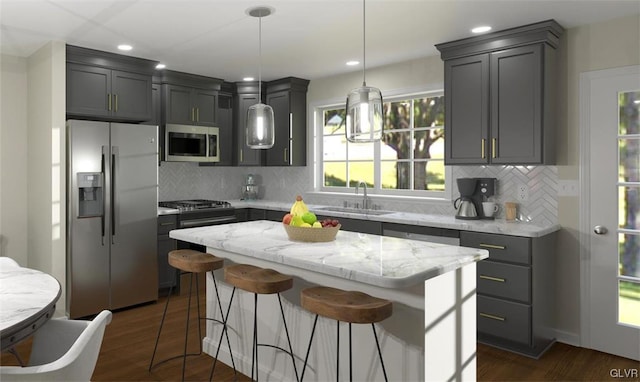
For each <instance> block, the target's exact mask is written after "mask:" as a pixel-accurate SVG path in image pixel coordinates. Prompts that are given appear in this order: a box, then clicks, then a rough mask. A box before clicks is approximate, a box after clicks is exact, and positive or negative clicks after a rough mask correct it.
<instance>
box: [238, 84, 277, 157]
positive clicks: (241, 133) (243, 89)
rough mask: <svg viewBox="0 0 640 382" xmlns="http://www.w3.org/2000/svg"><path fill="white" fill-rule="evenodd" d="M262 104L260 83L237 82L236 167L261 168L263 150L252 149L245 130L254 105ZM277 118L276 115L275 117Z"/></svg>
mask: <svg viewBox="0 0 640 382" xmlns="http://www.w3.org/2000/svg"><path fill="white" fill-rule="evenodd" d="M259 102H260V96H259V94H258V83H257V82H255V81H251V82H237V83H236V94H235V100H234V111H235V113H234V122H235V123H234V129H233V139H234V142H235V145H234V147H235V155H234V160H233V162H234V164H235V165H236V166H260V165H261V164H262V152H263V150H254V149H250V148H249V147H248V146H247V144H246V135H245V128H246V126H247V111H248V110H249V108H250V107H251V106H252V105H255V104H257V103H259ZM274 117H275V115H274Z"/></svg>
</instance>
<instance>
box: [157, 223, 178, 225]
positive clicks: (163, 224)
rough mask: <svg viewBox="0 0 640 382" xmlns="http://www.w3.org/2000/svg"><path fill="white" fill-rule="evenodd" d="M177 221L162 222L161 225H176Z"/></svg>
mask: <svg viewBox="0 0 640 382" xmlns="http://www.w3.org/2000/svg"><path fill="white" fill-rule="evenodd" d="M175 224H176V223H160V225H175Z"/></svg>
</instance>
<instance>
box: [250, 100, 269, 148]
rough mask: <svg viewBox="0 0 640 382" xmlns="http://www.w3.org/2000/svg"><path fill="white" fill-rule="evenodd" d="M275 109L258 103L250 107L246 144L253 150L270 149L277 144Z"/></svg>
mask: <svg viewBox="0 0 640 382" xmlns="http://www.w3.org/2000/svg"><path fill="white" fill-rule="evenodd" d="M274 132H275V125H274V121H273V109H272V108H271V106H269V105H265V104H263V103H257V104H255V105H252V106H250V107H249V110H248V111H247V123H246V131H245V136H246V138H247V139H246V143H247V146H249V148H252V149H270V148H271V147H273V144H274V143H275V134H274Z"/></svg>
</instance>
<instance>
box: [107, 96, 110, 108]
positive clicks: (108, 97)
mask: <svg viewBox="0 0 640 382" xmlns="http://www.w3.org/2000/svg"><path fill="white" fill-rule="evenodd" d="M107 99H108V103H109V109H108V110H109V111H111V93H107Z"/></svg>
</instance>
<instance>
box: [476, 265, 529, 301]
mask: <svg viewBox="0 0 640 382" xmlns="http://www.w3.org/2000/svg"><path fill="white" fill-rule="evenodd" d="M478 293H481V294H488V295H492V296H496V297H504V298H508V299H512V300H518V301H521V302H523V303H527V304H529V303H531V268H529V267H525V266H522V265H512V264H505V263H496V262H493V261H486V260H482V261H480V262H479V263H478Z"/></svg>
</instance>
